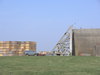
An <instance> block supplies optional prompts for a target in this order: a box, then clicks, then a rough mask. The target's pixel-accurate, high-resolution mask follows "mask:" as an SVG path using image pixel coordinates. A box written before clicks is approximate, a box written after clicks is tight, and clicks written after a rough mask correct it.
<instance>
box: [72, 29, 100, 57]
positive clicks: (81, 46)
mask: <svg viewBox="0 0 100 75" xmlns="http://www.w3.org/2000/svg"><path fill="white" fill-rule="evenodd" d="M72 39H73V40H72V41H73V42H72V45H73V46H72V48H73V51H72V55H75V56H100V29H73V38H72Z"/></svg>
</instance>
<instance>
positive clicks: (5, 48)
mask: <svg viewBox="0 0 100 75" xmlns="http://www.w3.org/2000/svg"><path fill="white" fill-rule="evenodd" d="M25 50H33V51H36V42H32V41H0V56H23V53H24V51H25Z"/></svg>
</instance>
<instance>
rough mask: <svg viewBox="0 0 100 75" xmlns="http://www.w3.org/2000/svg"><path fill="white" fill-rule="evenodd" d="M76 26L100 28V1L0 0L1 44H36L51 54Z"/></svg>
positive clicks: (41, 49)
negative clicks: (13, 42)
mask: <svg viewBox="0 0 100 75" xmlns="http://www.w3.org/2000/svg"><path fill="white" fill-rule="evenodd" d="M72 24H75V25H74V26H75V27H76V28H100V0H0V41H35V42H37V51H50V50H52V49H53V47H54V46H55V45H56V43H57V42H58V41H59V40H60V38H61V36H63V34H64V33H65V32H66V31H67V29H68V27H69V26H70V25H72Z"/></svg>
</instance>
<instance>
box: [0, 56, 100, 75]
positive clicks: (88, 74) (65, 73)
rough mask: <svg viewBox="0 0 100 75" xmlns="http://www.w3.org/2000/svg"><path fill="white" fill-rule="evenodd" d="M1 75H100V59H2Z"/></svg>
mask: <svg viewBox="0 0 100 75" xmlns="http://www.w3.org/2000/svg"><path fill="white" fill-rule="evenodd" d="M0 75H100V57H63V56H62V57H59V56H55V57H52V56H50V57H49V56H47V57H34V56H33V57H32V56H29V57H27V56H24V57H16V56H15V57H0Z"/></svg>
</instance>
